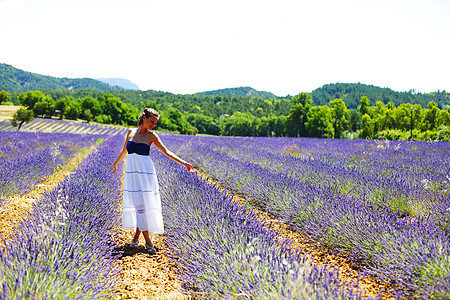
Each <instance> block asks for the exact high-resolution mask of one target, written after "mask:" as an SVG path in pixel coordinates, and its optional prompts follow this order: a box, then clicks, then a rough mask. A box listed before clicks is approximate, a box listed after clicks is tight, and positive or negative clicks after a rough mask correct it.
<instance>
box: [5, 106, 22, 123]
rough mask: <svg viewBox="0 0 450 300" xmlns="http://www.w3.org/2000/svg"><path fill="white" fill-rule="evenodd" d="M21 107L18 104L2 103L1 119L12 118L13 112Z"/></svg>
mask: <svg viewBox="0 0 450 300" xmlns="http://www.w3.org/2000/svg"><path fill="white" fill-rule="evenodd" d="M19 108H21V106H17V105H0V121H4V120H8V119H11V118H12V116H13V114H14V113H15V112H16V110H18V109H19Z"/></svg>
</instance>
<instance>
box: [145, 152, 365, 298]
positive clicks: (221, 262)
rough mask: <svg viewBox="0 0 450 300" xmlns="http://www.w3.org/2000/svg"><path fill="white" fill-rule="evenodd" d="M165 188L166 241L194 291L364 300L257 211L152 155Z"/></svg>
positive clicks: (213, 294)
mask: <svg viewBox="0 0 450 300" xmlns="http://www.w3.org/2000/svg"><path fill="white" fill-rule="evenodd" d="M151 156H152V157H153V159H154V161H155V164H156V166H157V169H158V174H159V182H160V185H161V194H162V204H163V213H164V220H165V226H166V234H167V239H166V241H167V244H168V246H169V248H170V249H171V251H172V255H173V257H174V258H175V262H176V263H177V264H178V266H179V267H180V269H181V271H182V272H181V277H182V280H183V281H184V282H185V283H186V285H187V286H186V287H188V288H189V289H190V290H198V291H199V292H198V293H199V294H200V295H202V296H205V297H207V298H208V299H231V298H236V299H249V298H252V299H253V298H255V299H360V298H361V292H360V291H357V290H356V289H355V290H352V289H348V290H347V292H344V290H343V284H342V283H340V282H339V280H338V279H337V273H336V272H334V271H331V270H329V269H328V268H327V267H323V268H319V267H318V266H317V265H312V264H311V262H310V261H307V260H306V259H305V258H304V256H303V255H302V253H300V252H297V251H294V250H293V249H292V247H291V245H290V243H289V242H288V241H286V240H283V241H280V238H279V236H277V234H276V233H274V232H272V231H269V230H267V229H266V228H264V227H263V225H262V223H261V221H259V220H258V217H257V215H256V214H255V213H253V212H248V211H246V209H245V208H243V207H241V206H239V205H238V204H237V203H235V202H232V200H231V197H230V196H228V195H227V194H226V193H225V192H221V191H219V190H218V189H217V188H216V187H213V186H211V185H209V184H207V183H206V182H205V181H204V180H201V179H200V178H199V177H197V176H194V175H192V174H189V173H188V172H186V171H185V170H184V169H183V168H181V167H180V166H179V165H177V164H175V163H174V162H172V161H171V160H168V159H167V158H166V157H164V156H162V154H160V153H159V152H157V151H156V150H153V151H152V152H151Z"/></svg>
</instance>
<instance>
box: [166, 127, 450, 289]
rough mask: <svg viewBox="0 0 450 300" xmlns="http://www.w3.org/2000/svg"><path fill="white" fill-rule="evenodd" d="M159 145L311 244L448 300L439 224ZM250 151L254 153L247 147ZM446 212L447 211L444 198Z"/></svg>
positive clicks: (196, 149)
mask: <svg viewBox="0 0 450 300" xmlns="http://www.w3.org/2000/svg"><path fill="white" fill-rule="evenodd" d="M164 139H165V140H164V141H165V143H167V144H170V145H171V147H173V148H174V149H176V148H178V150H177V152H178V153H179V154H180V155H183V156H184V157H186V158H187V159H188V160H191V161H192V162H194V163H195V165H196V166H198V167H200V168H202V169H204V170H206V171H207V172H208V173H209V174H210V176H212V177H215V178H217V179H219V180H220V181H221V183H222V184H224V185H225V186H227V187H228V188H230V189H233V190H235V191H237V192H239V193H242V194H243V195H244V196H246V197H248V198H250V199H251V201H252V203H253V204H256V205H258V206H260V207H262V208H264V209H265V210H267V211H268V212H270V213H272V214H273V215H275V216H276V217H278V218H281V219H284V220H285V221H286V222H288V223H290V224H291V225H292V226H293V228H295V229H297V230H298V231H302V232H305V233H306V234H307V235H309V236H310V238H311V239H312V240H314V241H319V242H321V243H322V244H324V245H327V246H328V247H330V248H332V249H335V250H337V251H340V252H341V253H344V254H346V255H348V256H349V257H350V258H351V259H353V260H355V261H357V262H360V263H362V264H363V265H365V268H366V269H367V271H368V272H369V273H370V274H372V275H375V276H378V277H380V278H381V279H383V280H385V281H386V282H389V283H395V284H398V285H399V286H401V287H404V288H405V289H407V292H408V293H409V294H412V295H414V296H416V297H423V298H432V297H435V298H442V297H444V298H448V297H450V284H449V282H450V281H449V279H450V262H449V261H448V259H447V258H448V257H449V256H450V246H449V235H448V232H446V230H445V229H446V228H445V226H446V225H447V226H448V218H447V219H446V220H447V223H445V220H442V219H441V218H431V217H429V218H428V219H424V218H422V217H418V218H412V217H409V216H407V217H400V216H399V215H398V214H397V213H394V212H393V211H392V210H390V209H384V210H383V209H380V208H379V207H378V208H377V207H374V206H373V205H372V204H371V203H370V202H369V201H367V199H366V198H365V197H364V195H359V196H354V195H349V194H344V193H340V192H339V191H336V189H335V188H333V186H330V185H328V186H327V185H324V186H323V185H315V184H313V183H311V182H307V181H301V180H296V179H295V178H292V176H289V175H286V174H283V173H277V172H273V171H271V170H269V169H267V168H263V167H261V166H259V165H257V164H253V163H248V162H243V161H240V160H237V159H234V158H231V157H230V156H228V155H226V154H224V153H221V152H218V151H214V150H212V149H211V147H208V146H205V145H203V144H202V143H194V142H193V140H192V139H190V140H188V139H186V142H185V143H184V144H183V143H182V142H180V138H179V137H177V136H166V137H164ZM248 151H249V152H250V151H251V149H250V148H249V149H248ZM441 200H442V201H444V200H446V202H442V203H446V204H445V205H443V206H446V207H450V200H449V198H448V197H447V198H446V199H441Z"/></svg>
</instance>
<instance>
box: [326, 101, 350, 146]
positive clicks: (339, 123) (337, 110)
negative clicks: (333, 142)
mask: <svg viewBox="0 0 450 300" xmlns="http://www.w3.org/2000/svg"><path fill="white" fill-rule="evenodd" d="M330 106H331V112H332V113H331V115H332V118H333V119H334V120H333V121H334V138H336V139H340V138H341V134H342V132H343V131H344V127H345V126H346V125H347V120H346V119H345V115H346V114H347V112H348V109H347V107H346V106H345V102H344V101H343V100H342V99H335V100H333V101H330Z"/></svg>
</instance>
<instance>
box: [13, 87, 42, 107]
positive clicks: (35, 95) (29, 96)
mask: <svg viewBox="0 0 450 300" xmlns="http://www.w3.org/2000/svg"><path fill="white" fill-rule="evenodd" d="M44 97H45V94H44V93H43V92H42V91H29V92H26V93H20V94H19V101H20V103H21V104H22V105H23V106H25V107H27V108H28V109H33V108H34V105H35V104H36V103H37V102H39V101H40V100H41V99H43V98H44Z"/></svg>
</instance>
